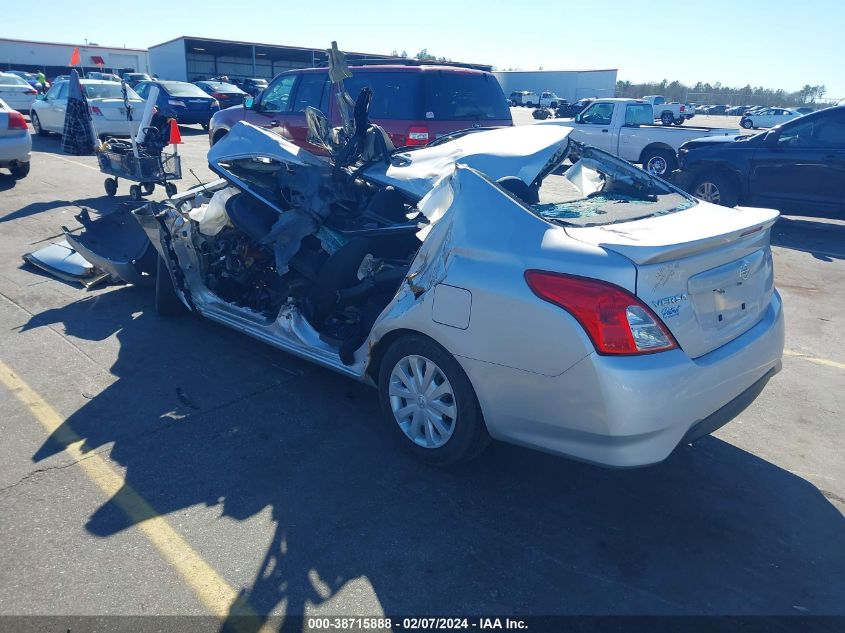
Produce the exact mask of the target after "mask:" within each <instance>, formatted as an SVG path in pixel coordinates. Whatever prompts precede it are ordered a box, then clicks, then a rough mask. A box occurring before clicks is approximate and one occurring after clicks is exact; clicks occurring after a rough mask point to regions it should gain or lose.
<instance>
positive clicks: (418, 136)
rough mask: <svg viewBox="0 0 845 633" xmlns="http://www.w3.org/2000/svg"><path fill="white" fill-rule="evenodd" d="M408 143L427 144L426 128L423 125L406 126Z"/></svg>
mask: <svg viewBox="0 0 845 633" xmlns="http://www.w3.org/2000/svg"><path fill="white" fill-rule="evenodd" d="M407 144H408V145H428V128H427V127H426V126H424V125H412V126H411V127H409V128H408V140H407Z"/></svg>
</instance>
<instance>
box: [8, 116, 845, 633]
mask: <svg viewBox="0 0 845 633" xmlns="http://www.w3.org/2000/svg"><path fill="white" fill-rule="evenodd" d="M514 110H515V112H516V113H517V114H515V118H516V119H517V122H530V121H523V120H522V119H523V116H524V115H523V113H527V112H529V111H528V110H527V109H524V108H517V109H514ZM527 116H528V117H530V113H529V114H528V115H527ZM704 118H705V117H701V118H700V119H699V118H696V119H694V120H693V123H695V124H710V125H725V123H724V122H721V120H723V119H726V117H712V118H718V119H720V122H715V123H714V122H711V121H709V120H708V121H704ZM182 134H183V138H184V140H185V144H184V145H182V146H181V147H180V150H179V151H180V153H181V154H182V156H183V160H184V165H185V178H184V179H183V181H182V182H181V183H180V189H181V188H185V187H187V186H189V185H190V184H192V183H193V182H194V179H193V176H192V175H191V174H190V173H189V171H188V168H191V169H193V170H194V172H195V173H196V175H197V177H198V178H200V179H203V180H206V179H210V178H211V173H210V172H209V170H208V169H207V166H206V163H205V160H204V156H205V151H206V150H207V147H208V142H207V137H206V136H205V134H204V133H203V132H202V131H201V130H200V128H199V127H183V128H182ZM33 141H34V152H33V158H32V171H31V173H30V175H29V177H27V178H26V179H24V180H21V181H17V182H15V181H14V180H12V179H11V178H10V177H8V176H7V175H5V172H4V174H3V175H0V433H2V437H3V441H0V615H3V614H6V615H9V614H12V615H23V614H38V615H63V616H66V615H115V614H120V615H172V614H186V615H200V614H214V615H218V616H226V615H228V614H230V613H257V614H259V615H262V616H263V615H265V614H274V615H302V614H306V615H315V614H320V615H326V614H342V615H380V614H417V615H450V614H463V615H467V614H490V613H495V614H501V615H507V614H515V615H528V614H539V615H551V614H624V615H629V614H635V615H636V614H673V615H699V614H733V615H799V614H806V613H809V614H816V615H845V600H843V596H844V595H845V517H843V512H845V463H843V459H842V455H843V446H845V415H843V412H845V390H843V388H842V387H843V384H845V338H843V337H842V335H841V332H842V331H843V329H845V316H843V315H845V223H843V222H842V221H836V220H820V219H812V218H799V217H797V216H789V215H787V216H785V217H783V218H782V219H781V220H780V221H779V222H778V224H777V225H776V226H775V228H774V230H773V236H772V239H773V243H774V257H775V267H776V268H775V269H776V284H777V286H778V288H779V290H780V292H781V294H782V295H783V299H784V303H785V310H786V314H787V335H786V353H785V357H784V364H783V371H782V372H781V373H780V374H779V375H777V376H776V377H775V378H774V379H773V380H772V381H771V382H770V383H769V385H768V387H767V388H766V390H765V391H764V392H763V393H762V395H761V396H760V397H759V398H758V399H757V401H756V402H754V403H753V404H752V406H751V407H750V408H749V409H747V410H746V411H744V412H743V413H742V414H741V415H740V417H739V418H738V419H736V420H734V421H733V422H732V423H731V424H729V425H728V426H726V427H724V428H723V429H721V430H719V431H718V432H717V433H716V434H715V435H714V436H711V437H707V438H704V439H702V440H700V441H698V442H697V443H695V444H694V445H692V446H682V447H680V448H679V449H678V450H677V451H676V452H675V453H674V454H673V455H672V456H671V457H670V458H669V459H667V460H666V461H665V462H664V463H662V464H659V465H657V466H653V467H649V468H645V469H638V470H623V471H615V470H605V469H601V468H597V467H594V466H589V465H584V464H580V463H575V462H572V461H568V460H565V459H561V458H557V457H552V456H547V455H542V454H539V453H536V452H532V451H528V450H524V449H520V448H516V447H511V446H505V445H494V446H493V447H492V448H491V450H489V451H488V452H487V453H485V454H484V455H483V456H482V457H481V458H480V459H479V460H477V461H476V462H474V463H472V464H470V465H468V466H466V467H462V468H460V469H456V470H447V471H443V470H435V469H432V468H428V467H425V466H422V465H420V464H419V463H418V462H417V461H415V460H414V459H413V458H412V457H410V456H408V455H406V454H405V453H404V452H401V451H399V450H397V449H396V446H395V444H394V443H393V442H392V441H391V439H390V437H389V436H388V435H387V433H386V432H385V429H384V428H383V422H382V420H381V418H380V416H379V411H378V404H377V401H376V398H375V392H374V391H372V390H370V389H369V388H368V387H366V386H362V385H359V384H357V383H354V382H352V381H350V380H348V379H346V378H343V377H340V376H337V375H335V374H333V373H331V372H329V371H327V370H323V369H321V368H318V367H316V366H314V365H312V364H309V363H307V362H305V361H301V360H298V359H297V358H294V357H292V356H289V355H286V354H284V353H282V352H279V351H276V350H274V349H272V348H270V347H268V346H266V345H263V344H261V343H259V342H257V341H253V340H252V339H249V338H246V337H244V336H241V335H239V334H237V333H235V332H233V331H230V330H227V329H225V328H223V327H221V326H218V325H215V324H213V323H211V322H208V321H203V320H200V319H197V318H192V317H187V316H186V317H178V318H164V317H160V316H158V315H157V314H156V313H155V311H154V310H153V298H152V294H151V292H150V291H149V290H148V289H144V288H135V287H130V286H118V285H113V286H108V287H105V288H101V289H97V290H93V291H85V290H83V289H80V288H79V287H76V286H73V285H69V284H66V283H63V282H61V281H57V280H55V279H52V278H50V277H47V276H45V275H42V274H39V273H38V272H36V271H35V270H33V269H30V268H29V267H27V266H25V265H24V264H23V263H22V261H21V255H22V254H23V253H25V252H27V251H29V250H33V249H36V248H38V247H39V246H40V245H43V244H45V243H46V242H47V241H49V240H50V239H51V238H55V236H58V235H60V234H61V232H62V229H61V227H62V226H66V227H68V228H69V229H74V228H75V227H78V226H79V223H78V222H77V221H76V220H75V218H74V215H75V214H77V213H78V212H79V211H80V208H82V207H84V208H89V209H91V210H92V212H96V213H108V212H111V211H113V210H115V209H117V208H118V207H119V206H120V205H125V204H134V203H132V202H131V201H130V200H129V197H128V195H127V194H128V190H127V188H126V186H125V184H123V183H122V184H121V189H120V191H119V195H118V197H116V198H114V199H108V198H106V197H105V195H104V193H103V176H102V175H101V174H100V173H99V172H98V170H97V167H96V161H95V159H94V158H93V157H76V156H66V155H63V154H61V151H60V142H59V139H58V137H51V138H40V137H35V138H34V139H33ZM155 195H156V196H161V195H162V193H161V192H160V191H159V190H157V192H156V194H155ZM516 335H518V334H516ZM655 406H656V407H671V406H672V403H671V402H655ZM62 630H64V629H62Z"/></svg>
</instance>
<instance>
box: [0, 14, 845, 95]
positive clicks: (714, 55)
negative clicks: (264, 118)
mask: <svg viewBox="0 0 845 633" xmlns="http://www.w3.org/2000/svg"><path fill="white" fill-rule="evenodd" d="M47 6H48V7H49V9H48V10H44V11H39V12H37V14H38V15H37V17H36V15H35V14H33V13H32V12H31V11H27V10H24V9H22V8H21V7H18V9H17V10H14V11H4V12H3V18H2V20H0V37H10V38H19V39H33V40H43V41H57V42H72V43H76V42H79V43H81V42H83V40H84V38H88V40H89V41H95V42H97V43H99V44H102V45H117V46H123V45H125V46H129V47H138V48H145V47H147V46H150V45H152V44H157V43H160V42H164V41H166V40H168V39H172V38H174V37H177V36H179V35H195V36H203V37H216V38H221V39H238V40H247V41H257V42H267V43H277V44H292V45H300V46H319V47H323V46H326V47H327V46H328V45H329V42H330V41H331V40H332V39H336V40H337V41H338V43H339V44H340V46H341V48H344V49H346V50H356V51H363V52H372V53H390V52H391V51H392V50H394V49H396V50H399V51H401V50H403V49H404V50H406V51H407V52H408V53H410V54H413V53H416V52H417V51H419V50H420V49H422V48H427V49H428V50H429V52H430V53H433V54H435V55H437V56H440V55H444V56H446V57H449V58H451V59H458V60H465V61H475V62H481V63H491V64H494V65H496V66H498V67H500V68H506V67H520V68H523V69H526V70H534V69H537V68H538V67H540V66H543V67H544V68H546V69H566V68H618V69H619V78H620V79H629V80H631V81H641V80H658V81H659V80H661V79H668V80H670V81H671V80H673V79H678V80H680V81H683V82H687V83H690V82H695V81H699V80H700V81H703V82H710V83H715V82H717V81H719V82H721V83H722V84H723V85H736V86H739V87H741V86H744V85H746V84H751V85H752V86H766V87H777V88H785V89H789V90H797V89H798V88H800V87H801V86H803V85H804V84H807V83H809V84H811V85H815V84H825V85H826V86H827V94H826V96H828V97H839V98H845V53H843V48H842V42H841V38H842V36H843V32H842V26H843V25H845V1H843V0H804V1H803V2H799V1H798V0H791V1H788V0H730V1H727V0H669V1H666V0H660V1H657V0H640V1H635V0H632V1H629V2H624V1H622V0H579V1H576V2H570V1H567V0H557V1H554V2H553V1H550V0H549V1H547V0H516V1H513V2H507V3H505V2H490V0H487V1H485V2H477V1H475V0H450V1H444V0H427V1H426V2H402V1H397V0H394V1H393V2H377V1H374V0H354V1H346V2H338V1H335V0H320V1H311V2H302V0H299V1H298V2H290V1H284V0H277V1H273V0H269V1H268V0H259V1H257V0H252V1H249V0H241V1H238V2H231V1H229V2H225V3H224V2H219V1H215V2H212V1H208V0H206V1H197V0H176V1H172V0H169V1H165V0H143V2H131V3H128V4H126V5H122V4H120V3H119V2H115V1H114V0H110V1H103V0H86V1H85V2H64V3H58V2H55V1H51V2H49V3H48V4H47ZM665 6H674V7H677V8H673V9H669V10H666V9H664V8H661V7H665ZM130 7H131V8H138V9H139V11H138V12H137V13H135V12H134V11H132V10H131V9H130ZM171 11H172V13H173V17H172V18H168V12H171Z"/></svg>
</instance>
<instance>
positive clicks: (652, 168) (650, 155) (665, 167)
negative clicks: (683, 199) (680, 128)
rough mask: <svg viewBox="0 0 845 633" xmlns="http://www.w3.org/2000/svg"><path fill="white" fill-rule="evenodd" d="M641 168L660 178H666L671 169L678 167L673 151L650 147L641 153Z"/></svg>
mask: <svg viewBox="0 0 845 633" xmlns="http://www.w3.org/2000/svg"><path fill="white" fill-rule="evenodd" d="M642 164H643V169H645V170H646V171H647V172H648V173H650V174H653V175H655V176H660V177H661V178H668V177H669V174H670V173H672V171H673V170H675V169H677V168H678V159H677V157H676V156H675V153H674V152H673V151H671V150H668V149H652V150H648V151H647V152H646V153H645V154H643V160H642Z"/></svg>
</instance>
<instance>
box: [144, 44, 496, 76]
mask: <svg viewBox="0 0 845 633" xmlns="http://www.w3.org/2000/svg"><path fill="white" fill-rule="evenodd" d="M149 52H150V67H151V69H152V72H154V73H155V74H157V75H158V76H159V77H161V78H162V79H176V80H180V81H196V80H197V79H207V78H209V77H216V76H219V75H227V76H228V77H229V78H231V79H236V78H238V79H245V78H247V77H263V78H264V79H268V80H269V79H272V78H273V77H275V76H276V75H277V74H279V73H280V72H282V71H285V70H289V69H291V68H311V67H313V66H316V65H317V64H320V63H322V62H325V61H326V60H327V58H328V57H327V55H326V49H325V48H307V47H301V46H284V45H281V44H258V43H255V42H237V41H230V40H218V39H212V38H207V37H189V36H184V35H183V36H181V37H177V38H176V39H173V40H170V41H167V42H164V43H162V44H156V45H155V46H150V49H149ZM344 52H345V53H346V59H347V61H349V63H350V64H355V63H356V61H358V62H361V61H362V60H372V61H377V60H391V59H397V58H395V57H392V56H390V55H380V54H375V53H356V52H348V51H344ZM457 65H460V66H466V67H469V68H479V69H482V70H490V68H491V67H490V66H487V65H483V64H461V63H458V64H457Z"/></svg>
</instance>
